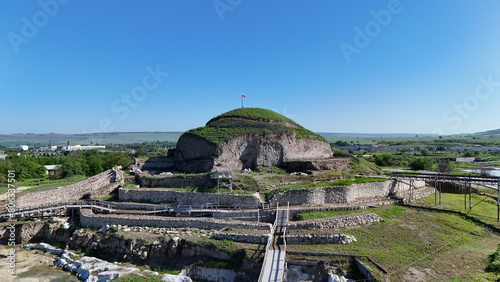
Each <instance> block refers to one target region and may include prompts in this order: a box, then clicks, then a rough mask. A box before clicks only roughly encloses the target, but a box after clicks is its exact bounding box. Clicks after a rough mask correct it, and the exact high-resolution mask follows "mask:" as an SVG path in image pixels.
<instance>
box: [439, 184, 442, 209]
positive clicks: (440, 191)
mask: <svg viewBox="0 0 500 282" xmlns="http://www.w3.org/2000/svg"><path fill="white" fill-rule="evenodd" d="M441 184H442V182H439V204H440V205H441V193H442V190H441Z"/></svg>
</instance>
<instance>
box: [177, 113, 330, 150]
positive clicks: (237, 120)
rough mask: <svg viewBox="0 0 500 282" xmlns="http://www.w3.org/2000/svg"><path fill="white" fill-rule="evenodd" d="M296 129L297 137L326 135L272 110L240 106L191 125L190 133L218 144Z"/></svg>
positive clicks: (291, 131) (319, 138)
mask: <svg viewBox="0 0 500 282" xmlns="http://www.w3.org/2000/svg"><path fill="white" fill-rule="evenodd" d="M293 132H295V134H296V137H297V138H306V139H315V140H321V141H325V139H324V138H323V137H322V136H320V135H318V134H316V133H314V132H312V131H310V130H307V129H305V128H303V127H302V126H300V125H298V124H297V123H295V122H294V121H293V120H291V119H289V118H287V117H285V116H283V115H280V114H278V113H276V112H273V111H271V110H266V109H261V108H239V109H235V110H232V111H229V112H226V113H223V114H221V115H219V116H217V117H214V118H212V119H211V120H210V121H208V122H207V124H206V126H204V127H199V128H195V129H191V130H189V131H187V132H186V133H187V134H193V135H197V136H200V137H202V138H204V139H206V140H207V141H209V142H212V143H215V144H219V143H223V142H226V141H228V140H230V139H233V138H235V137H238V136H241V135H244V134H261V135H265V134H284V133H293Z"/></svg>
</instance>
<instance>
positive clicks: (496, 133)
mask: <svg viewBox="0 0 500 282" xmlns="http://www.w3.org/2000/svg"><path fill="white" fill-rule="evenodd" d="M476 134H477V135H483V136H485V135H488V136H494V137H500V129H493V130H488V131H484V132H478V133H476Z"/></svg>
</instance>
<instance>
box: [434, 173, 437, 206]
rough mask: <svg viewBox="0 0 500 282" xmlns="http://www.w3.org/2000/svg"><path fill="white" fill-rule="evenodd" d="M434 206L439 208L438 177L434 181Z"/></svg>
mask: <svg viewBox="0 0 500 282" xmlns="http://www.w3.org/2000/svg"><path fill="white" fill-rule="evenodd" d="M434 206H437V175H436V177H435V179H434Z"/></svg>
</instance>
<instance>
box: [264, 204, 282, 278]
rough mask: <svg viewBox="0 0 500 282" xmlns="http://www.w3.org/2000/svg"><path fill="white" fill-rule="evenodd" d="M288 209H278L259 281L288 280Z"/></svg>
mask: <svg viewBox="0 0 500 282" xmlns="http://www.w3.org/2000/svg"><path fill="white" fill-rule="evenodd" d="M288 214H289V211H288V209H282V210H279V209H278V210H277V211H276V220H275V222H274V225H273V228H272V231H273V232H272V237H270V238H269V241H268V243H267V248H266V254H265V256H264V261H263V262H262V269H261V272H260V276H259V282H264V281H265V282H268V281H276V282H281V281H286V260H285V258H286V240H285V234H286V226H287V224H288Z"/></svg>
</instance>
